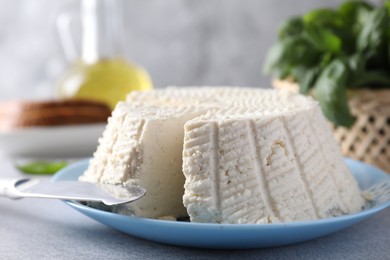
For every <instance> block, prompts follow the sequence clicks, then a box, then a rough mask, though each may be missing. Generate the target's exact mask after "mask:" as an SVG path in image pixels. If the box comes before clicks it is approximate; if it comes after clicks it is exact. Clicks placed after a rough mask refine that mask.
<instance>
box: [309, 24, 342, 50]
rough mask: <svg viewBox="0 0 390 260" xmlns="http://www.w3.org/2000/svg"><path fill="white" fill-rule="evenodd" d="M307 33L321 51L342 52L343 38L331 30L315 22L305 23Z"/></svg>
mask: <svg viewBox="0 0 390 260" xmlns="http://www.w3.org/2000/svg"><path fill="white" fill-rule="evenodd" d="M305 35H306V37H307V38H308V39H309V41H310V42H311V43H312V44H313V45H314V47H315V48H317V49H318V50H320V51H323V52H330V53H340V52H341V39H340V38H339V37H338V36H337V35H336V34H334V33H333V32H332V31H331V30H329V29H326V28H324V27H321V26H320V25H317V24H315V23H312V24H306V25H305Z"/></svg>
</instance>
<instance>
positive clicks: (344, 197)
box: [81, 87, 364, 223]
mask: <svg viewBox="0 0 390 260" xmlns="http://www.w3.org/2000/svg"><path fill="white" fill-rule="evenodd" d="M183 140H184V141H183ZM81 179H82V180H85V181H92V182H105V183H132V184H139V185H141V186H143V187H144V188H146V190H147V195H146V196H145V197H143V198H141V199H140V200H138V201H137V202H135V203H131V204H128V205H122V206H118V207H116V208H115V209H114V210H115V211H117V212H120V213H124V214H135V215H137V216H141V217H150V218H159V217H164V216H175V217H178V216H181V215H185V214H188V215H189V216H190V219H191V221H193V222H209V223H273V222H287V221H301V220H310V219H318V218H326V217H331V216H338V215H342V214H348V213H352V212H356V211H358V210H360V209H361V208H362V206H363V204H364V200H363V198H362V196H361V194H360V190H359V188H358V186H357V183H356V181H355V179H354V178H353V177H352V175H351V174H350V172H349V171H348V169H347V167H346V166H345V165H344V162H343V159H342V157H341V155H340V152H339V149H338V146H337V144H336V143H335V141H334V140H333V136H332V134H331V131H330V129H329V127H328V126H327V123H326V120H325V119H324V117H323V115H322V113H321V111H320V109H319V107H318V104H317V103H316V102H315V101H313V100H312V99H311V98H308V97H304V96H301V95H296V94H291V93H288V92H282V91H276V90H259V89H251V88H228V87H202V88H200V87H187V88H185V87H182V88H174V87H171V88H166V89H161V90H154V91H150V92H132V93H131V94H130V95H129V96H128V98H127V102H122V103H119V104H118V106H117V107H116V109H115V110H114V112H113V115H112V117H111V118H110V119H109V122H108V125H107V128H106V130H105V132H104V134H103V137H102V138H101V139H100V140H99V146H98V148H97V151H96V152H95V154H94V158H93V159H92V160H91V162H90V165H89V168H88V170H87V171H86V172H85V173H84V175H83V176H82V177H81ZM183 186H184V188H183Z"/></svg>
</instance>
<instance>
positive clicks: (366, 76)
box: [351, 70, 390, 88]
mask: <svg viewBox="0 0 390 260" xmlns="http://www.w3.org/2000/svg"><path fill="white" fill-rule="evenodd" d="M351 85H352V86H353V87H370V88H373V87H387V86H390V75H389V73H388V72H387V71H383V70H374V71H362V72H361V73H359V74H356V76H355V77H354V78H353V80H352V83H351Z"/></svg>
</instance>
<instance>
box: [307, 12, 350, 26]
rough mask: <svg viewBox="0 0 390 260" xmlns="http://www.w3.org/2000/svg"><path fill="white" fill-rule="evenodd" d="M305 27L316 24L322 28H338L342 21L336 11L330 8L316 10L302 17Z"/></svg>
mask: <svg viewBox="0 0 390 260" xmlns="http://www.w3.org/2000/svg"><path fill="white" fill-rule="evenodd" d="M303 21H304V23H305V25H307V24H317V25H319V26H322V27H340V26H342V25H343V20H342V18H341V16H340V15H339V13H338V12H337V11H336V10H333V9H330V8H322V9H316V10H313V11H310V12H308V13H307V14H305V15H304V16H303Z"/></svg>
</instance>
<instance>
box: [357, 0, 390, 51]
mask: <svg viewBox="0 0 390 260" xmlns="http://www.w3.org/2000/svg"><path fill="white" fill-rule="evenodd" d="M361 19H364V21H361V23H364V24H363V27H362V28H361V31H360V33H359V35H358V38H357V43H356V44H357V50H358V51H361V52H365V53H368V54H369V55H370V56H372V55H375V54H377V53H378V52H380V51H381V50H382V49H381V47H382V46H383V45H384V44H385V42H386V38H387V28H388V24H389V22H388V14H387V10H386V8H385V7H380V8H378V9H375V10H373V11H371V12H369V13H364V18H361Z"/></svg>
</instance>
